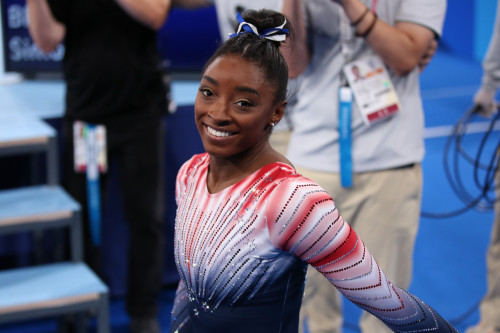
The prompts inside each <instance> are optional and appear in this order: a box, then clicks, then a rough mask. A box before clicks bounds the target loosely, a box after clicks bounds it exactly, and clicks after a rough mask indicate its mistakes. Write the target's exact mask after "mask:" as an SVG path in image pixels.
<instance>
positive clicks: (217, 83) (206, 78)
mask: <svg viewBox="0 0 500 333" xmlns="http://www.w3.org/2000/svg"><path fill="white" fill-rule="evenodd" d="M201 79H202V80H207V81H209V82H211V83H213V84H215V85H219V81H217V80H216V79H214V78H213V77H211V76H208V75H203V77H202V78H201Z"/></svg>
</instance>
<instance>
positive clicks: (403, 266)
mask: <svg viewBox="0 0 500 333" xmlns="http://www.w3.org/2000/svg"><path fill="white" fill-rule="evenodd" d="M297 171H298V172H299V173H301V174H302V175H303V176H305V177H307V178H310V179H312V180H314V181H316V182H317V183H319V184H320V185H321V186H322V187H323V188H324V189H325V190H326V191H327V192H328V193H329V194H330V195H332V197H333V199H334V201H335V203H336V206H337V208H338V210H339V213H340V215H342V217H343V218H344V220H345V221H346V222H347V223H349V224H350V225H351V226H352V227H353V228H354V230H355V231H356V232H357V233H358V235H359V236H360V237H361V239H362V240H363V241H364V243H365V244H366V246H367V247H368V249H369V250H370V252H371V253H372V255H373V256H374V258H375V260H377V262H378V264H379V265H380V267H381V268H382V269H383V270H384V272H385V273H386V275H387V276H388V278H389V280H390V281H392V282H393V283H394V284H395V285H397V286H398V287H401V288H403V289H407V288H408V287H409V285H410V282H411V273H412V265H413V248H414V244H415V238H416V235H417V230H418V224H419V221H420V204H421V192H422V169H421V166H420V164H415V165H413V166H411V167H406V168H399V169H391V170H383V171H377V172H366V173H359V174H355V175H353V187H352V188H343V187H341V185H340V178H339V175H338V174H332V173H325V172H318V171H312V170H307V169H300V168H298V169H297ZM340 301H341V298H340V297H339V295H338V292H337V290H336V288H335V287H334V286H333V285H331V284H330V282H328V280H327V279H326V278H324V277H323V276H322V275H321V274H320V273H318V272H317V271H316V270H315V269H313V268H309V270H308V275H307V280H306V289H305V293H304V299H303V303H302V308H301V312H300V319H301V325H300V331H301V332H302V330H303V325H304V323H305V322H307V324H308V328H309V332H310V333H327V332H328V333H337V332H341V327H342V306H341V302H340ZM360 325H361V328H362V331H363V332H365V333H379V332H391V330H389V329H388V328H387V327H386V326H385V325H384V324H382V322H381V321H379V320H378V319H377V318H375V317H374V316H372V315H371V314H369V313H367V312H364V313H363V317H362V319H361V324H360Z"/></svg>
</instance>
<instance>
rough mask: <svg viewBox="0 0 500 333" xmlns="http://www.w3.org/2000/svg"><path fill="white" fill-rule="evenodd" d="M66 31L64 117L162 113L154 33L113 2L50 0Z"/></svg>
mask: <svg viewBox="0 0 500 333" xmlns="http://www.w3.org/2000/svg"><path fill="white" fill-rule="evenodd" d="M49 5H50V7H51V10H52V13H53V14H54V16H55V17H56V19H57V20H58V21H60V22H61V23H63V24H64V25H65V26H66V37H65V40H64V43H65V47H66V50H65V57H64V62H63V71H64V76H65V80H66V84H67V91H66V117H69V118H70V119H81V120H86V121H89V122H96V123H97V122H103V123H105V122H106V120H108V119H110V118H116V117H117V116H124V117H125V116H133V115H141V114H144V115H152V114H160V113H162V112H164V111H166V108H167V103H166V89H165V86H164V84H163V80H162V71H161V68H160V56H159V53H158V49H157V44H156V43H157V39H156V31H154V30H152V29H151V28H149V27H147V26H146V25H144V24H142V23H140V22H138V21H136V20H134V19H133V18H132V17H130V16H129V15H128V14H127V13H125V11H124V10H123V9H122V8H121V7H119V6H118V5H117V4H116V3H115V2H114V1H113V0H49Z"/></svg>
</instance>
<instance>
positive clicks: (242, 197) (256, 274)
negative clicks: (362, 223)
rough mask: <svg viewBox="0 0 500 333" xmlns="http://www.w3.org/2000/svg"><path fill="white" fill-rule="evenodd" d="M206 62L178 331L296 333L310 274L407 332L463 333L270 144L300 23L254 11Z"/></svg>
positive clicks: (189, 169) (184, 202)
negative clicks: (396, 276) (289, 46)
mask: <svg viewBox="0 0 500 333" xmlns="http://www.w3.org/2000/svg"><path fill="white" fill-rule="evenodd" d="M238 21H239V26H238V28H237V30H236V33H235V34H234V35H233V37H232V38H230V39H229V40H227V41H226V42H225V43H224V44H222V45H221V46H220V47H219V48H218V49H217V51H216V52H215V53H214V55H213V56H212V57H211V58H210V59H209V60H208V62H207V63H206V65H205V67H204V69H203V74H202V79H201V82H200V86H199V90H198V93H197V95H196V100H195V110H194V112H195V115H194V119H195V122H196V126H197V128H198V132H199V134H200V137H201V140H202V142H203V146H204V149H205V153H202V154H198V155H194V156H193V157H192V158H191V159H189V160H188V161H187V162H186V163H184V165H183V166H182V167H181V169H180V170H179V173H178V175H177V181H176V201H177V205H178V209H177V216H176V227H175V240H174V252H175V262H176V265H177V269H178V272H179V275H180V276H181V282H180V284H179V287H178V290H177V294H176V297H175V301H174V308H173V310H172V322H171V328H170V332H177V333H189V332H238V333H246V332H263V333H276V332H282V333H294V332H297V330H298V323H299V317H298V314H299V310H300V305H301V300H302V296H303V291H304V280H305V275H306V267H307V265H310V266H312V267H314V268H315V269H317V270H318V272H319V273H320V274H321V276H322V277H323V279H324V280H325V281H327V282H329V283H330V284H332V285H333V286H335V287H336V288H338V290H339V291H341V292H342V293H343V294H344V295H345V296H346V297H347V298H348V299H350V300H351V301H352V302H354V303H355V304H356V305H357V306H359V307H361V308H363V309H365V310H367V311H370V312H371V313H373V314H374V315H375V316H377V317H378V318H379V319H380V320H381V321H382V322H383V323H384V324H385V325H387V326H388V327H390V328H391V329H393V330H395V331H398V332H440V333H444V332H457V331H456V330H455V329H454V328H453V327H452V326H451V325H450V324H449V323H448V322H447V321H446V320H444V319H443V318H442V317H441V316H440V315H439V314H438V313H437V312H436V311H435V310H433V309H432V308H431V307H430V306H428V305H427V304H425V303H424V302H422V301H421V300H419V299H418V298H417V297H415V296H413V295H411V294H409V293H408V292H406V291H404V290H402V289H400V288H399V287H397V286H396V285H393V284H392V283H391V282H390V281H389V280H388V279H387V278H386V275H385V274H384V272H383V271H382V270H381V268H380V267H379V266H378V264H377V261H376V260H375V258H374V257H372V256H371V254H370V252H369V251H368V249H367V248H366V247H365V246H364V243H363V241H362V240H361V239H360V238H359V237H358V236H357V235H356V233H355V231H354V230H353V229H352V228H351V227H350V226H349V224H347V222H346V221H345V220H343V218H342V217H341V215H340V212H339V211H338V210H337V208H336V207H335V204H334V202H333V199H332V197H331V196H330V195H329V194H328V193H327V192H326V191H325V190H323V189H322V188H321V187H320V186H319V185H318V184H317V183H315V182H314V181H311V180H309V179H307V178H305V177H303V176H301V175H299V174H298V173H297V172H296V171H295V169H294V167H293V165H292V164H291V163H290V161H289V160H288V159H287V158H286V157H284V156H283V155H282V154H280V153H279V152H277V151H276V150H274V149H273V148H272V147H271V145H270V143H269V136H270V135H271V132H272V131H273V128H274V127H275V125H276V123H278V122H279V121H281V120H282V119H283V116H284V113H285V107H286V104H287V101H286V93H287V83H288V69H287V64H286V61H285V59H284V58H283V55H282V54H281V52H280V46H281V44H282V43H283V42H284V41H285V40H286V38H287V35H288V34H289V33H290V25H291V22H290V21H289V20H288V19H287V18H285V16H284V15H283V14H281V13H279V12H276V11H272V10H259V11H252V10H247V11H245V12H244V13H243V15H242V16H238Z"/></svg>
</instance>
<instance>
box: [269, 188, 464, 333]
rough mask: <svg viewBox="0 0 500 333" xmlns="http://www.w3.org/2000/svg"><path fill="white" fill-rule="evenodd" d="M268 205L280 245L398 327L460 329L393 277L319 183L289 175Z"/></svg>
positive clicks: (274, 237) (274, 236)
mask: <svg viewBox="0 0 500 333" xmlns="http://www.w3.org/2000/svg"><path fill="white" fill-rule="evenodd" d="M268 207H269V209H268V213H269V214H268V218H269V219H268V225H269V230H270V237H271V239H272V241H273V244H274V245H275V246H276V247H277V248H280V249H283V250H285V251H287V252H289V253H291V254H293V255H295V256H298V257H300V258H301V259H302V260H304V261H307V262H308V263H309V264H310V265H311V266H313V267H314V268H315V269H317V270H318V271H319V272H321V273H322V274H323V275H324V276H325V278H327V279H328V280H329V281H330V282H331V283H332V284H333V285H334V286H335V287H336V288H337V289H338V290H339V291H340V292H341V293H342V294H344V295H345V296H346V298H348V299H349V300H350V301H352V302H353V303H355V304H356V305H357V306H359V307H361V308H363V309H364V310H366V311H368V312H370V313H372V314H373V315H375V316H376V317H378V318H379V319H380V320H382V321H383V322H384V323H385V324H386V325H387V326H388V327H390V328H391V329H392V330H394V331H396V332H457V331H456V329H455V328H453V327H452V326H451V325H450V324H449V323H448V322H447V321H445V320H444V319H443V318H442V317H441V316H440V315H439V314H438V313H437V312H436V311H435V310H434V309H433V308H431V307H430V306H428V305H427V304H425V303H424V302H423V301H421V300H419V299H418V298H417V297H415V296H414V295H412V294H410V293H408V292H407V291H404V290H402V289H400V288H398V287H397V286H395V285H393V284H392V283H391V282H390V281H389V280H388V279H387V277H386V275H385V274H384V272H383V271H382V270H381V268H380V267H379V266H378V264H377V262H376V261H375V259H374V258H373V257H372V256H371V254H370V252H369V251H368V249H367V248H366V247H365V245H364V244H363V242H362V240H361V239H360V238H359V237H358V235H357V234H356V233H355V231H354V230H353V229H352V228H351V227H350V226H349V224H347V223H346V221H344V220H343V219H342V217H341V216H340V215H339V212H338V211H337V209H336V207H335V204H334V202H333V199H332V198H331V197H330V195H328V193H326V192H325V191H324V190H323V189H322V188H321V187H320V186H319V185H317V184H315V183H314V182H311V181H309V180H307V179H305V178H299V179H287V180H286V181H284V182H282V183H281V184H280V185H279V186H278V187H277V188H276V189H275V190H274V192H273V195H272V196H270V198H269V201H268ZM272 207H282V208H281V209H280V210H276V209H272Z"/></svg>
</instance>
